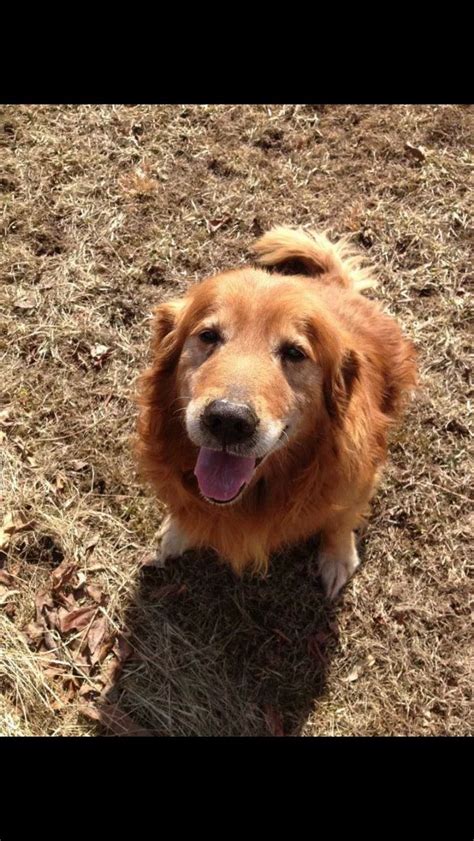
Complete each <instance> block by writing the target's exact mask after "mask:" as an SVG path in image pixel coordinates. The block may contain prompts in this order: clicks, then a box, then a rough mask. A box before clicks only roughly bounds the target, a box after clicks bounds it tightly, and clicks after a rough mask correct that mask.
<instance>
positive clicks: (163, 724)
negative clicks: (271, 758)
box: [106, 541, 338, 736]
mask: <svg viewBox="0 0 474 841" xmlns="http://www.w3.org/2000/svg"><path fill="white" fill-rule="evenodd" d="M316 551H317V546H316V542H315V541H311V542H309V543H308V544H306V545H305V546H303V547H300V548H298V549H294V550H291V551H287V552H285V553H282V554H280V555H279V556H277V557H275V558H273V559H272V563H271V565H270V571H269V573H268V575H267V577H266V578H264V579H258V578H253V577H250V576H248V577H247V576H244V578H243V579H240V580H239V579H236V578H235V577H234V576H233V574H232V572H231V571H230V570H229V569H228V568H227V567H225V566H223V565H219V564H218V563H216V559H215V557H213V556H211V555H206V554H201V553H200V554H195V553H189V552H188V553H187V554H186V555H185V556H183V557H182V558H180V559H179V560H175V561H170V562H169V564H168V565H167V566H166V568H165V569H155V568H150V567H143V568H142V570H141V571H140V573H139V579H138V582H137V588H136V592H135V594H134V597H133V598H132V599H131V602H130V604H129V607H128V609H127V611H126V616H125V621H124V632H125V634H126V636H127V638H128V639H129V640H130V641H131V643H132V646H133V649H134V652H135V653H134V654H133V655H132V657H131V658H130V659H129V660H128V661H127V663H126V666H125V668H124V670H123V672H122V674H121V676H120V678H119V680H118V681H117V683H116V684H115V686H114V688H113V689H112V690H111V691H110V692H109V695H108V698H107V699H106V700H107V701H110V702H113V703H114V704H118V705H119V706H120V708H121V709H122V710H124V711H126V712H127V713H128V714H129V716H130V718H131V719H132V720H133V721H134V722H135V723H136V724H137V725H139V726H141V727H145V728H146V729H147V730H148V731H149V732H150V733H152V734H154V735H168V736H171V735H173V736H174V735H187V736H222V735H253V736H256V735H257V736H258V735H272V734H273V735H283V734H284V735H298V734H301V733H302V732H304V728H305V724H306V722H307V721H308V718H309V717H310V716H311V713H312V712H313V711H314V710H315V709H316V712H317V703H318V698H321V696H322V695H323V693H324V692H325V684H326V675H327V671H328V667H329V664H330V661H331V659H332V657H333V656H334V653H335V652H336V650H337V648H338V631H337V625H336V621H335V616H336V611H337V604H336V606H334V605H331V604H329V603H328V602H327V601H326V600H325V599H324V597H323V594H322V591H321V587H320V583H319V579H318V578H317V575H316V563H315V557H316ZM313 732H314V731H313Z"/></svg>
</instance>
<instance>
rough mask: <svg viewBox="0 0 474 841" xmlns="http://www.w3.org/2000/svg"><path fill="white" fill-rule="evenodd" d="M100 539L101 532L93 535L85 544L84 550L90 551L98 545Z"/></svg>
mask: <svg viewBox="0 0 474 841" xmlns="http://www.w3.org/2000/svg"><path fill="white" fill-rule="evenodd" d="M99 540H100V534H99V533H98V532H97V534H94V535H92V537H91V538H90V540H88V541H87V543H85V544H84V551H85V552H88V551H89V550H90V549H93V548H94V546H97V544H98V542H99Z"/></svg>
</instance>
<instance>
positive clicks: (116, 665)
mask: <svg viewBox="0 0 474 841" xmlns="http://www.w3.org/2000/svg"><path fill="white" fill-rule="evenodd" d="M122 670H123V665H122V663H120V662H119V661H118V660H117V658H116V657H113V658H112V660H111V661H110V662H109V663H107V664H106V665H105V666H104V667H103V669H102V672H101V675H100V681H101V683H102V684H103V685H102V691H101V696H102V697H103V698H106V697H107V693H108V692H110V690H111V689H112V688H113V687H114V686H115V684H116V683H117V681H118V679H119V677H120V675H121V674H122Z"/></svg>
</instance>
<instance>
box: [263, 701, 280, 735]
mask: <svg viewBox="0 0 474 841" xmlns="http://www.w3.org/2000/svg"><path fill="white" fill-rule="evenodd" d="M263 713H264V716H265V722H266V724H267V727H268V729H269V731H270V733H271V734H272V736H284V735H285V733H284V730H283V718H282V715H281V713H280V712H278V710H276V709H275V708H274V707H272V706H271V705H270V704H265V706H264V708H263Z"/></svg>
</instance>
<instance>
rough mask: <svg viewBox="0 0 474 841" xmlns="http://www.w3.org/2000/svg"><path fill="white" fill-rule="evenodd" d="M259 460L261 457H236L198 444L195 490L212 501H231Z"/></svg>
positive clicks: (250, 476) (250, 475)
mask: <svg viewBox="0 0 474 841" xmlns="http://www.w3.org/2000/svg"><path fill="white" fill-rule="evenodd" d="M261 461H262V459H261V458H258V459H255V458H252V457H248V456H236V455H234V454H233V453H228V452H224V450H208V449H207V447H201V449H200V450H199V455H198V460H197V462H196V467H195V468H194V473H195V475H196V478H197V480H198V484H199V490H200V491H201V493H202V495H203V496H205V497H207V499H209V500H211V501H212V502H218V503H219V502H220V503H226V502H232V501H233V500H234V499H236V497H237V496H239V494H240V492H241V490H242V489H243V488H244V486H245V485H248V483H249V482H250V480H251V478H252V476H253V474H254V471H255V468H256V467H257V465H258V464H259V463H260V462H261Z"/></svg>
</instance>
